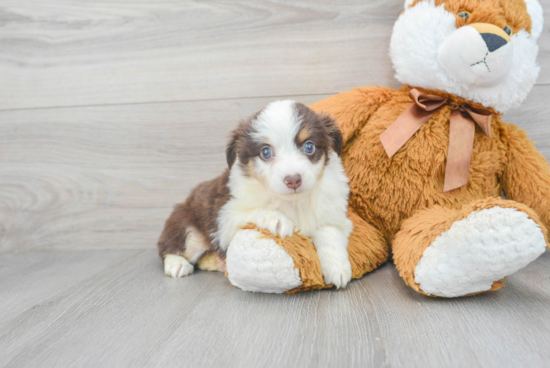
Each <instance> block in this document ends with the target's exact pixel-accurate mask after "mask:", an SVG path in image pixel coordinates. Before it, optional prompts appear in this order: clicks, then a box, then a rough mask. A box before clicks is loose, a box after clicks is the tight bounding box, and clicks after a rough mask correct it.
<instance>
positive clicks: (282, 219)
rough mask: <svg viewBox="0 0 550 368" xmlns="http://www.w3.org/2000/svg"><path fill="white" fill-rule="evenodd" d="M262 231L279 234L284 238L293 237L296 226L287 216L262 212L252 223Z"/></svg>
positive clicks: (274, 212) (275, 212)
mask: <svg viewBox="0 0 550 368" xmlns="http://www.w3.org/2000/svg"><path fill="white" fill-rule="evenodd" d="M252 222H253V223H254V224H255V225H256V226H258V227H259V228H260V229H264V230H267V231H269V232H270V233H272V234H277V235H280V236H282V237H283V238H284V237H286V236H292V231H293V230H294V224H293V223H292V221H290V220H289V219H288V218H287V217H286V216H285V215H283V214H282V213H280V212H277V211H261V212H260V213H259V214H258V217H256V218H255V219H254V220H253V221H252Z"/></svg>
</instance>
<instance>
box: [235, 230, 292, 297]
mask: <svg viewBox="0 0 550 368" xmlns="http://www.w3.org/2000/svg"><path fill="white" fill-rule="evenodd" d="M226 266H227V275H228V278H229V281H230V282H231V284H233V285H234V286H236V287H238V288H240V289H242V290H245V291H253V292H262V293H284V292H285V291H288V290H292V289H294V288H297V287H298V286H300V285H302V280H301V278H300V272H299V271H298V269H295V268H294V260H293V259H292V257H291V256H290V255H289V254H288V253H287V252H286V250H285V249H284V248H283V247H281V246H279V245H278V244H277V243H276V242H275V241H274V240H272V239H265V238H264V239H262V234H260V233H259V232H257V231H255V230H239V231H238V232H237V234H236V235H235V237H234V238H233V240H232V241H231V244H230V245H229V248H228V249H227V258H226Z"/></svg>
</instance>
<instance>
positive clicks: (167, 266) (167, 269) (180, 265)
mask: <svg viewBox="0 0 550 368" xmlns="http://www.w3.org/2000/svg"><path fill="white" fill-rule="evenodd" d="M194 269H195V267H193V265H192V264H191V263H189V261H188V260H187V259H185V258H184V257H180V256H177V255H175V254H167V255H166V256H165V257H164V273H166V275H168V276H170V277H173V278H179V277H183V276H187V275H189V274H191V273H193V270H194Z"/></svg>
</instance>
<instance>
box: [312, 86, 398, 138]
mask: <svg viewBox="0 0 550 368" xmlns="http://www.w3.org/2000/svg"><path fill="white" fill-rule="evenodd" d="M395 93H396V91H395V90H394V89H392V88H387V87H360V88H354V89H352V90H351V91H347V92H342V93H339V94H337V95H334V96H331V97H328V98H325V99H324V100H321V101H319V102H316V103H314V104H312V105H310V106H309V107H310V108H311V109H312V110H313V111H315V112H322V113H325V114H329V115H330V116H332V117H333V118H334V119H335V120H336V125H338V127H339V128H340V130H341V131H342V136H343V144H346V142H347V141H348V140H349V139H350V138H351V137H353V135H354V134H355V133H356V132H357V130H358V129H360V128H361V127H362V126H363V125H365V123H366V121H367V120H368V118H369V117H370V116H371V114H372V113H373V112H374V111H376V109H378V107H380V105H381V104H383V103H384V102H386V101H389V100H390V99H391V98H392V97H393V96H394V94H395Z"/></svg>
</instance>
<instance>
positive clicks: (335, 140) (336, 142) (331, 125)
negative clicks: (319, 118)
mask: <svg viewBox="0 0 550 368" xmlns="http://www.w3.org/2000/svg"><path fill="white" fill-rule="evenodd" d="M323 118H324V120H325V124H324V125H325V127H326V128H327V130H328V136H329V137H330V139H331V145H330V146H331V148H332V149H333V150H334V152H336V153H337V154H338V156H340V155H341V154H342V145H343V138H342V132H340V129H338V127H337V126H336V123H335V122H334V119H333V118H331V117H330V116H328V115H325V116H323Z"/></svg>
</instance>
